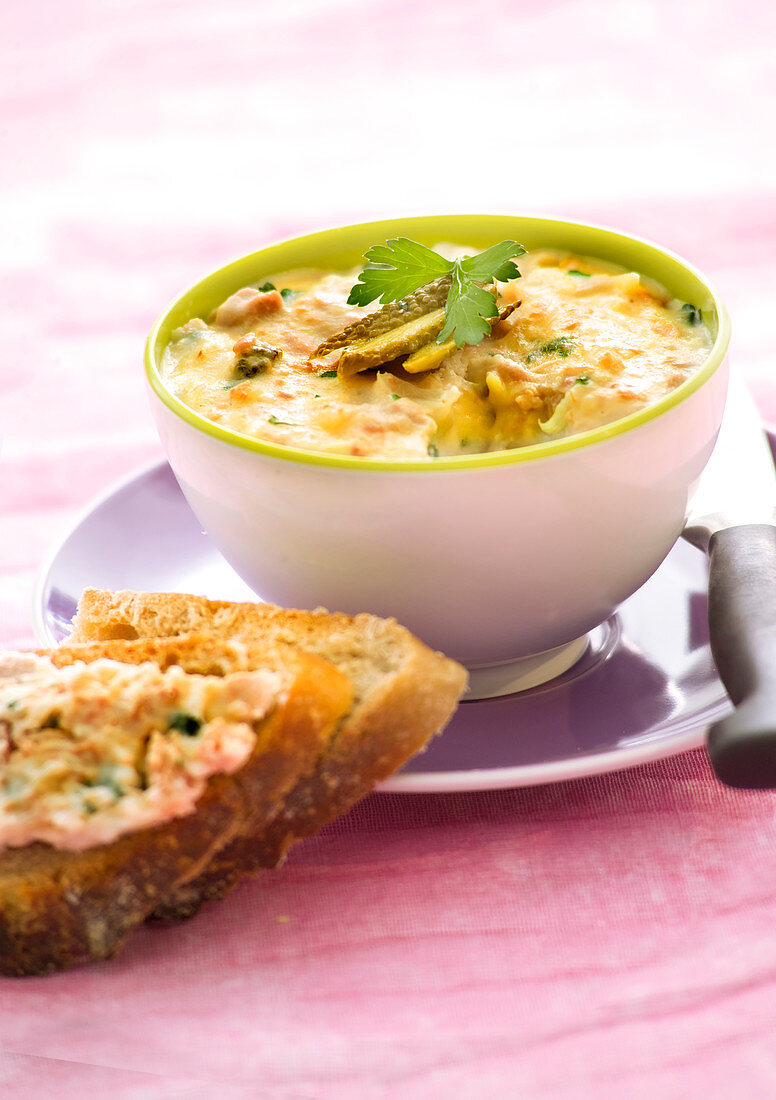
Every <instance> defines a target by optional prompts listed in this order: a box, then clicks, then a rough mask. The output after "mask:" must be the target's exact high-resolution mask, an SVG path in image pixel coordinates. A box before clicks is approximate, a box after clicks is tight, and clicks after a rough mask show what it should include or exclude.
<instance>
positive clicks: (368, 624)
mask: <svg viewBox="0 0 776 1100" xmlns="http://www.w3.org/2000/svg"><path fill="white" fill-rule="evenodd" d="M189 631H198V632H202V633H205V634H208V635H210V636H211V637H217V638H222V639H230V638H244V639H249V640H251V641H253V642H259V641H260V642H262V643H263V644H268V645H278V644H286V645H293V646H297V647H298V648H299V649H302V650H304V651H306V652H308V653H311V654H314V655H316V656H317V657H319V658H322V659H323V660H324V661H326V662H328V663H330V664H332V665H334V666H335V667H336V668H338V669H339V670H340V671H342V672H343V673H345V674H346V675H347V676H348V678H349V680H350V681H351V683H352V685H353V704H352V707H351V709H350V711H349V712H348V713H347V715H346V716H345V717H344V718H343V720H342V721H341V722H340V723H339V726H338V727H337V729H336V731H335V732H334V734H333V736H332V737H331V739H330V740H329V742H328V744H327V746H326V747H325V749H324V750H323V751H322V752H321V753H320V754H319V757H318V760H317V762H316V764H315V766H314V768H313V770H312V772H311V773H309V774H308V775H305V776H302V777H300V779H299V780H298V781H297V782H296V783H295V784H294V786H293V787H292V788H291V789H290V790H289V792H288V794H287V795H286V796H285V798H284V800H283V803H282V806H281V808H280V810H279V812H278V813H277V814H276V815H275V816H274V818H273V820H272V821H271V822H270V823H268V824H267V825H263V826H261V827H260V828H255V829H253V830H251V831H249V832H243V833H242V834H241V835H240V836H239V837H237V838H235V840H234V841H233V842H232V843H230V844H229V845H227V846H225V847H224V848H222V849H221V850H220V851H219V852H218V853H217V855H216V856H215V857H214V858H213V859H212V860H211V861H210V864H209V866H208V868H207V870H206V871H205V872H204V873H203V874H202V875H200V876H199V877H195V878H191V879H190V880H189V881H188V882H187V883H182V884H180V885H179V887H178V888H176V890H174V891H171V893H170V896H169V898H168V899H167V902H166V903H165V904H163V905H159V906H157V908H156V910H155V914H154V915H155V916H156V917H157V918H163V919H173V918H179V917H184V916H189V915H191V914H192V913H194V912H196V910H197V909H198V908H199V906H200V905H201V903H202V901H203V900H205V899H206V898H215V897H221V896H223V894H224V893H226V892H227V891H228V890H229V889H231V887H232V886H233V885H234V884H235V883H236V882H237V881H238V879H239V878H240V877H241V876H242V875H244V874H245V873H248V872H251V871H254V870H257V869H258V868H260V867H274V866H277V864H278V863H279V862H281V860H282V859H283V857H284V855H285V853H286V851H287V850H288V848H289V846H290V845H291V844H292V843H293V842H294V841H295V840H298V839H301V838H303V837H306V836H310V835H311V834H312V833H314V832H316V831H317V830H318V829H320V828H321V827H322V826H323V825H325V824H326V823H327V822H328V821H331V820H332V819H333V818H334V817H336V816H337V815H339V814H341V813H344V812H345V811H346V810H347V809H348V808H349V807H350V806H352V805H353V804H354V803H355V802H356V801H358V800H359V799H360V798H362V797H364V795H366V794H368V793H369V792H370V791H371V790H372V789H373V787H374V786H375V784H376V783H379V782H380V781H381V780H383V779H385V778H387V777H388V776H389V775H392V774H393V772H395V771H396V770H397V769H398V768H400V767H401V766H402V765H403V764H404V763H405V762H406V761H407V760H408V759H409V758H410V757H411V756H413V755H414V754H415V753H417V752H419V751H421V750H422V749H423V748H425V746H426V744H427V742H428V741H429V739H430V738H431V737H432V736H433V735H434V734H435V733H437V732H439V731H440V730H441V729H442V728H443V727H444V726H445V725H446V724H447V722H448V721H449V719H450V717H451V715H452V714H453V712H454V710H455V708H456V705H457V702H458V699H459V698H460V696H461V694H462V692H463V691H464V689H465V687H466V671H465V670H464V669H463V668H462V667H461V666H460V665H459V664H457V663H456V662H455V661H452V660H450V659H449V658H447V657H444V656H443V655H442V654H440V653H435V652H434V651H432V650H431V649H429V648H428V647H427V646H425V645H423V643H422V642H420V641H418V639H417V638H415V637H414V636H413V635H412V634H411V633H410V632H409V631H408V630H405V629H404V627H401V626H399V625H398V624H397V623H396V622H395V621H394V620H392V619H387V620H386V619H379V618H376V617H374V616H372V615H356V616H348V615H342V614H329V613H328V612H325V611H290V610H284V609H281V608H277V607H273V606H270V605H266V604H252V603H228V602H224V601H218V600H207V599H204V598H203V597H196V596H183V595H178V594H170V593H138V592H128V591H124V592H102V591H98V590H95V589H87V590H86V591H85V592H84V594H83V597H82V599H81V601H80V603H79V607H78V612H77V615H76V617H75V619H74V623H73V632H72V635H71V638H70V641H71V642H77V641H87V640H101V639H110V638H124V639H127V638H139V637H145V638H148V637H153V636H165V637H167V636H170V635H178V634H186V633H187V632H189Z"/></svg>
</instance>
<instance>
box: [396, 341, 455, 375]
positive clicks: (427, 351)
mask: <svg viewBox="0 0 776 1100" xmlns="http://www.w3.org/2000/svg"><path fill="white" fill-rule="evenodd" d="M456 350H457V345H456V342H455V340H446V341H445V343H444V344H438V343H437V342H436V340H432V341H431V342H430V343H429V344H424V345H423V347H422V348H418V350H417V351H413V353H412V355H409V356H408V357H407V358H406V359H405V360H404V362H403V363H402V365H401V366H402V370H406V372H407V374H422V373H423V371H427V370H435V369H436V368H437V367H439V366H441V365H442V363H443V362H444V361H445V359H447V357H448V355H452V354H453V352H454V351H456Z"/></svg>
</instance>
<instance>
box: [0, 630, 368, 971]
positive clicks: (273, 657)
mask: <svg viewBox="0 0 776 1100" xmlns="http://www.w3.org/2000/svg"><path fill="white" fill-rule="evenodd" d="M49 655H50V656H51V657H52V659H54V660H55V661H56V663H57V664H60V665H63V664H69V663H72V662H73V661H76V660H83V661H87V662H88V661H93V660H97V659H99V658H101V657H111V658H112V659H114V660H122V661H125V662H126V663H130V664H137V663H140V662H142V661H146V660H154V661H155V662H156V663H158V664H160V665H161V666H162V667H167V666H168V665H169V664H180V665H181V666H182V667H183V668H184V669H186V671H189V672H199V673H209V674H225V673H226V672H228V671H233V670H235V669H236V668H238V667H269V668H275V669H277V670H281V671H282V672H283V678H284V687H283V693H282V698H281V699H280V700H279V701H278V704H277V705H276V706H275V707H274V709H273V710H272V711H271V712H270V713H269V714H268V715H267V717H266V718H264V719H263V720H262V721H261V722H260V723H257V725H256V727H255V728H256V733H257V744H256V748H255V750H254V752H253V754H252V756H251V758H250V759H249V761H248V762H247V763H246V764H245V765H244V766H243V767H242V768H241V769H240V770H239V771H237V772H236V773H234V775H215V776H212V777H211V778H210V779H209V780H208V784H207V787H206V789H205V792H204V794H203V795H202V797H201V798H200V799H199V801H198V803H197V806H196V811H195V812H194V813H193V814H189V815H187V816H186V817H181V818H176V819H174V820H172V821H169V822H166V823H164V824H162V825H158V826H154V827H153V828H150V829H142V830H138V831H137V832H134V833H129V834H127V835H125V836H122V837H119V838H118V839H117V840H116V841H113V842H112V843H110V844H105V845H100V846H97V847H94V848H90V849H86V850H85V851H79V852H71V851H63V850H60V849H57V848H54V847H52V846H51V845H48V844H43V843H39V842H36V843H34V844H30V845H27V846H26V847H24V848H10V849H6V850H5V851H4V852H2V853H0V972H2V973H5V974H12V975H25V974H45V973H49V972H52V971H56V970H64V969H67V968H68V967H70V966H73V965H75V964H76V963H79V962H83V961H86V960H88V959H92V960H94V959H102V958H107V957H108V956H110V955H112V954H114V953H115V951H116V950H117V949H118V947H119V946H120V945H121V943H122V942H123V940H124V939H125V937H126V935H127V934H128V932H129V931H130V930H131V929H132V928H133V927H134V926H136V925H137V924H139V923H141V922H142V921H143V920H145V919H146V918H147V917H148V916H149V914H150V913H151V912H152V911H153V910H154V908H155V907H156V906H157V905H159V904H161V903H162V902H163V901H164V900H166V899H167V898H168V897H169V896H170V894H171V892H172V891H174V890H175V888H176V887H177V885H178V884H179V883H183V882H186V881H187V880H189V879H190V878H192V877H195V876H197V875H198V874H199V873H200V872H201V871H203V870H204V869H205V868H206V866H207V865H208V863H209V861H210V860H211V859H212V857H213V856H214V854H215V853H216V852H217V851H218V850H219V849H220V848H223V847H224V846H225V845H227V844H229V843H230V842H231V841H232V839H233V838H235V837H238V836H240V835H241V833H242V832H245V831H247V830H249V829H250V830H254V829H258V828H259V827H260V826H261V825H266V823H267V822H268V821H269V820H271V818H272V817H273V816H274V815H276V813H277V810H278V807H279V806H280V804H281V801H282V799H283V797H284V795H285V793H286V792H287V790H288V789H289V787H290V786H291V785H292V784H293V783H294V782H295V780H296V778H297V777H298V776H299V775H301V774H303V773H304V772H306V771H308V770H309V769H310V768H311V767H312V766H313V765H314V762H315V760H316V758H317V756H318V755H319V754H320V751H321V749H322V746H323V745H324V744H326V743H327V742H328V740H329V739H330V737H331V733H332V730H333V729H334V728H335V727H336V725H337V723H338V722H339V720H340V719H341V717H342V715H343V713H344V712H345V711H346V710H347V708H348V706H349V705H350V700H351V688H350V683H349V681H348V679H347V677H345V676H344V675H343V674H342V673H340V672H338V671H337V670H336V669H333V668H331V667H329V666H328V665H326V664H325V663H324V662H322V661H318V660H315V659H314V658H311V657H310V656H309V655H308V654H303V653H295V652H293V651H291V650H288V649H286V648H285V647H266V646H265V647H262V646H260V645H255V646H248V647H244V648H235V647H230V646H229V645H227V644H225V643H223V642H219V641H217V640H213V639H208V638H201V637H193V638H187V639H180V640H178V639H176V640H174V641H172V642H169V643H165V642H164V641H160V640H157V639H153V640H151V641H149V642H113V643H110V644H108V645H83V646H72V647H67V648H63V649H61V650H58V651H56V652H55V653H51V654H49ZM311 701H314V702H312V704H311Z"/></svg>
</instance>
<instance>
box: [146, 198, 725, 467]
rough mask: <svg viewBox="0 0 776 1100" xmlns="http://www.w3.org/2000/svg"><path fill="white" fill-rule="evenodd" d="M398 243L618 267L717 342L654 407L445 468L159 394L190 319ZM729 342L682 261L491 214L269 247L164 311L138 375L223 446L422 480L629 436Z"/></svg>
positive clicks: (672, 402)
mask: <svg viewBox="0 0 776 1100" xmlns="http://www.w3.org/2000/svg"><path fill="white" fill-rule="evenodd" d="M396 235H402V236H406V237H411V238H412V239H413V240H417V241H420V242H421V243H423V244H427V245H434V244H435V243H437V242H439V241H455V243H457V244H464V245H468V246H470V247H472V248H478V249H483V248H487V247H488V246H489V245H491V244H493V243H494V242H496V241H501V240H505V239H512V240H517V241H520V243H521V244H523V245H524V246H525V247H526V248H528V249H532V248H553V249H558V250H561V251H566V252H573V253H576V254H580V255H583V256H589V257H592V258H595V259H599V260H605V261H609V262H612V263H615V264H619V265H620V266H622V267H625V268H626V269H628V270H631V271H637V272H638V273H639V274H640V275H645V276H647V277H648V278H651V279H654V280H656V281H657V282H658V283H660V284H661V285H662V286H664V287H665V288H666V289H667V290H668V291H669V293H670V294H672V295H673V296H674V297H676V298H679V299H681V300H682V301H686V302H692V303H693V304H694V305H696V306H699V307H700V309H701V310H702V311H703V319H704V322H705V323H706V324H707V325H708V327H709V329H710V331H711V333H712V335H713V337H714V344H713V346H712V348H711V351H710V352H709V356H708V358H707V360H706V362H705V363H704V364H703V366H702V367H701V368H700V370H698V371H697V372H696V373H695V374H694V375H692V377H691V378H688V379H687V380H686V381H685V382H683V383H682V384H681V385H680V386H677V388H676V389H675V390H672V391H671V393H669V394H667V395H666V396H665V397H663V398H661V400H660V401H657V402H655V404H654V405H649V406H648V407H647V408H645V409H641V410H640V411H638V412H635V413H631V414H630V415H629V416H625V417H623V418H622V419H620V420H615V421H613V422H612V423H610V424H606V425H604V426H603V427H600V428H593V429H591V430H590V431H587V432H580V433H579V434H578V435H572V436H567V437H565V438H563V439H552V440H547V442H544V443H535V444H532V445H530V446H527V447H519V448H515V449H513V450H504V451H486V452H483V453H479V454H472V455H453V456H449V457H444V458H428V459H412V460H406V459H388V458H361V457H356V456H353V455H336V454H326V453H323V452H317V451H308V450H303V449H302V448H299V447H291V446H287V445H285V444H279V443H270V442H267V441H265V440H261V439H256V438H254V437H253V436H247V435H243V434H242V433H240V432H236V431H232V430H230V429H228V428H222V427H220V426H219V425H218V424H215V423H213V422H212V421H210V420H208V419H207V418H206V417H204V416H201V415H200V414H199V413H197V412H194V410H193V409H190V408H188V407H187V406H186V405H184V404H183V402H181V401H179V400H178V398H177V397H175V396H174V395H173V394H172V393H171V392H170V391H169V390H168V389H167V387H166V386H165V384H164V382H163V380H162V377H161V373H160V370H159V364H160V362H161V357H162V355H163V353H164V350H165V348H166V347H167V345H168V343H169V341H170V338H171V336H172V332H173V331H174V330H175V329H176V328H178V327H179V326H180V325H182V324H184V323H185V322H186V321H188V320H190V319H191V318H192V317H197V316H201V315H202V314H205V315H207V314H208V313H210V312H211V311H212V310H213V309H215V308H216V306H218V305H219V304H220V303H221V302H223V301H224V299H225V298H227V297H228V296H229V295H230V294H232V293H234V291H235V290H238V289H239V288H240V287H242V286H246V285H248V284H251V283H256V282H258V281H259V280H262V279H264V278H265V277H266V276H267V275H271V274H273V273H274V272H280V271H284V270H288V269H290V268H294V267H319V268H322V269H328V270H335V271H336V270H347V269H348V268H353V267H357V266H358V265H359V263H360V261H361V258H362V256H363V253H364V252H365V251H366V249H367V248H369V247H370V245H373V244H377V243H381V242H382V241H384V240H386V239H388V238H389V237H392V236H396ZM729 342H730V321H729V318H728V315H727V311H726V309H725V306H724V304H723V302H722V300H721V298H720V297H719V296H718V295H717V294H716V292H715V291H714V290H713V288H712V287H711V286H710V284H709V283H708V282H707V280H706V279H705V278H704V277H703V275H701V273H700V272H699V271H697V270H696V269H695V268H694V267H692V266H691V265H690V264H688V263H686V262H685V261H684V260H682V259H681V258H680V257H679V256H677V255H675V254H674V253H672V252H668V251H666V249H663V248H660V247H659V246H658V245H655V244H652V243H651V242H650V241H646V240H642V239H641V238H639V237H632V236H628V235H626V234H624V233H618V232H617V231H615V230H612V229H607V228H605V227H603V226H598V225H592V224H588V223H585V222H572V221H563V220H560V219H553V218H538V217H520V216H514V215H498V214H468V215H463V214H446V215H432V216H425V217H414V218H391V219H388V220H384V221H375V222H362V223H359V224H357V225H348V226H343V227H340V228H337V229H325V230H322V231H319V232H316V233H308V234H305V235H304V236H302V237H293V238H290V239H289V240H285V241H281V242H279V243H277V244H273V245H269V246H267V247H266V248H262V249H261V250H260V251H258V252H254V253H251V254H250V255H248V256H243V257H242V258H241V259H239V260H235V261H234V262H233V263H230V264H227V265H226V266H225V267H222V268H220V269H219V270H218V271H215V272H213V273H212V274H211V275H208V276H206V277H205V278H204V279H201V280H200V281H199V282H197V283H195V284H194V285H193V286H191V287H189V289H188V290H185V291H184V292H183V293H182V294H180V295H178V297H177V298H176V299H175V300H174V301H173V302H172V303H171V304H170V305H169V306H168V307H167V309H166V310H165V311H164V313H163V314H162V315H161V316H160V317H159V319H158V320H157V322H156V324H155V325H154V327H153V328H152V330H151V332H150V334H149V337H148V341H147V343H146V351H145V365H146V375H147V378H148V382H149V385H150V386H151V389H152V390H153V392H154V393H155V394H156V396H157V397H158V398H159V400H160V401H161V402H162V404H163V405H165V406H166V407H167V408H168V409H169V410H170V411H171V412H173V413H175V414H176V416H178V417H180V419H181V420H184V421H185V422H186V423H187V424H190V425H191V426H192V427H193V428H197V429H198V430H199V431H202V432H204V433H205V434H206V435H209V436H211V437H212V438H213V439H217V440H219V441H221V442H222V443H229V444H232V445H233V446H236V447H241V448H242V449H243V450H247V451H255V452H256V453H257V454H263V455H266V456H267V457H271V458H276V459H284V460H286V461H292V462H302V463H307V464H308V465H313V466H330V467H339V468H345V469H352V470H382V471H385V472H397V473H403V472H405V471H415V470H421V471H423V472H424V473H431V472H434V471H437V470H473V469H478V468H482V467H490V466H503V465H508V464H510V463H513V462H532V461H536V460H537V459H540V458H549V457H551V456H553V455H560V454H565V453H566V452H568V451H574V450H577V449H578V448H580V447H589V446H591V445H594V444H596V443H601V442H603V441H604V440H607V439H612V438H613V437H614V436H618V435H622V434H623V433H624V432H629V431H632V430H633V429H634V428H638V427H639V426H640V425H642V424H646V423H647V422H648V421H650V420H655V419H656V418H657V417H659V416H662V415H663V413H665V412H668V410H669V409H672V408H674V407H676V406H677V405H679V404H681V403H682V401H684V400H686V398H688V397H689V396H690V395H691V394H693V393H695V392H696V390H698V389H700V388H701V386H703V385H704V384H705V383H706V382H707V381H708V380H709V378H710V377H711V376H712V375H713V374H714V372H715V371H716V370H717V368H718V367H719V366H720V365H721V363H722V362H723V361H724V358H725V354H726V352H727V348H728V344H729Z"/></svg>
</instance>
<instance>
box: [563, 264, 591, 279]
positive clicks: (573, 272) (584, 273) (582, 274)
mask: <svg viewBox="0 0 776 1100" xmlns="http://www.w3.org/2000/svg"><path fill="white" fill-rule="evenodd" d="M567 274H569V275H578V276H579V278H580V279H589V278H590V276H591V275H592V274H593V273H592V271H578V270H577V268H575V267H570V268H569V270H568V273H567Z"/></svg>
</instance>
